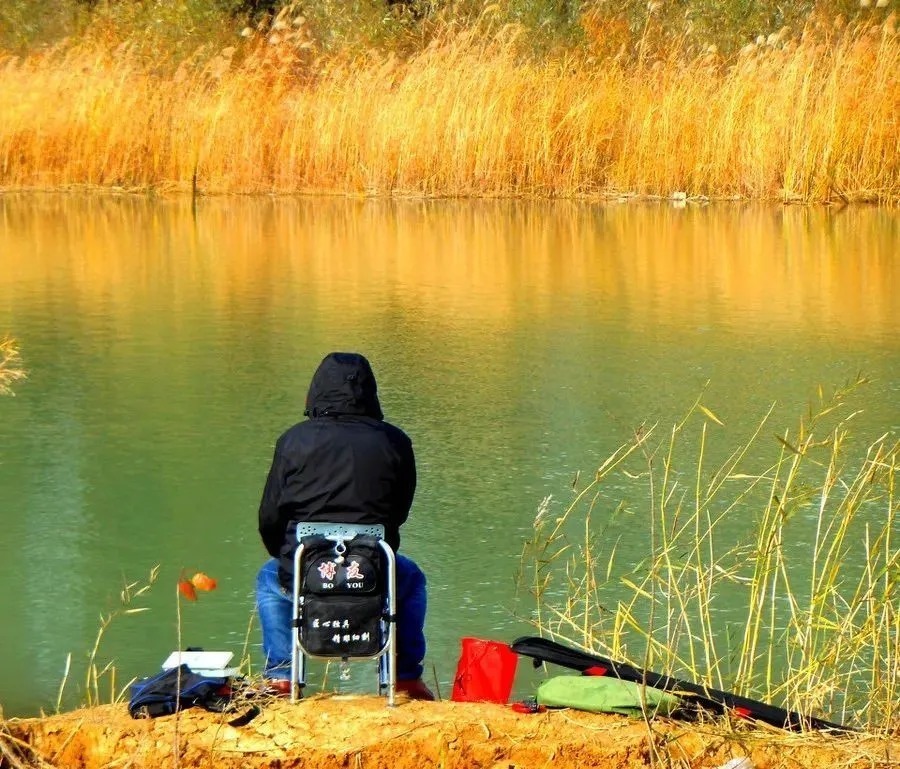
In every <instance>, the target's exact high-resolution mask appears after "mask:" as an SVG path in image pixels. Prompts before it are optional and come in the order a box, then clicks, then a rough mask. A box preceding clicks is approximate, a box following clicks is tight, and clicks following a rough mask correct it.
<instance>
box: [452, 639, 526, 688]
mask: <svg viewBox="0 0 900 769" xmlns="http://www.w3.org/2000/svg"><path fill="white" fill-rule="evenodd" d="M518 661H519V655H518V654H516V653H515V652H514V651H513V650H512V649H510V648H509V646H508V645H507V644H505V643H500V642H499V641H484V640H482V639H480V638H463V639H462V654H461V655H460V658H459V663H458V664H457V666H456V677H455V678H454V679H453V692H452V694H451V695H450V699H451V700H453V701H454V702H499V703H501V704H506V702H507V701H508V700H509V695H510V693H511V692H512V686H513V680H514V679H515V677H516V664H517V663H518Z"/></svg>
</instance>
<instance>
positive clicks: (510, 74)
mask: <svg viewBox="0 0 900 769" xmlns="http://www.w3.org/2000/svg"><path fill="white" fill-rule="evenodd" d="M613 5H615V8H612V7H611V6H613ZM788 5H790V6H791V9H790V10H788V11H785V10H784V9H783V8H782V7H781V6H780V5H778V4H776V3H774V2H768V1H766V2H761V3H755V4H753V5H752V7H751V8H749V9H748V8H746V7H745V6H746V4H745V3H738V2H725V3H711V2H706V0H691V1H690V2H687V3H665V2H652V3H649V4H645V3H643V2H641V3H638V2H625V3H621V4H611V3H605V2H601V1H599V0H598V1H597V2H590V3H539V2H534V0H531V2H527V1H526V0H508V2H506V3H498V4H492V5H480V4H474V3H467V2H460V3H454V4H443V3H424V2H416V1H415V0H414V1H413V2H412V3H408V4H394V5H388V6H386V5H384V4H383V3H382V2H380V0H379V1H378V2H376V0H371V2H363V3H358V4H353V6H352V7H348V6H347V5H346V4H342V3H334V2H329V1H326V2H323V3H315V4H304V3H297V2H294V3H289V4H287V5H285V6H283V7H281V10H280V11H278V10H276V13H274V14H269V13H266V12H265V7H264V4H261V3H259V2H257V3H244V4H242V5H239V4H238V3H236V2H230V0H219V2H216V1H215V0H182V1H181V2H175V3H157V2H150V0H145V1H144V2H133V3H124V2H113V0H107V1H106V2H96V3H92V4H91V3H88V4H85V3H77V2H75V0H57V2H55V3H49V4H47V3H42V4H40V5H39V4H38V3H36V2H34V0H13V2H12V3H11V4H6V5H5V6H4V10H3V11H0V41H2V43H0V44H2V45H3V47H4V48H5V50H6V53H0V70H2V71H3V77H2V78H0V114H2V115H3V120H2V121H0V188H6V189H10V188H17V189H23V188H24V189H34V188H40V189H58V188H67V187H70V186H73V185H77V186H87V187H104V188H109V187H114V188H119V189H127V190H138V191H185V192H192V193H193V194H203V193H209V194H215V193H234V192H250V193H286V194H291V193H305V192H328V193H350V194H366V195H425V196H484V197H494V196H536V197H542V196H554V197H584V196H587V197H593V196H609V195H615V196H629V195H635V194H636V195H658V196H665V197H675V198H677V199H684V198H691V197H696V198H701V197H707V198H720V197H726V198H752V199H778V200H785V201H831V202H853V201H872V202H881V203H896V202H897V201H898V200H900V151H898V150H900V144H898V142H900V139H898V136H900V124H898V120H900V118H898V110H897V104H898V103H900V84H898V80H897V78H896V76H895V75H896V71H897V69H898V64H900V39H898V37H897V32H896V27H897V18H896V14H895V13H894V12H893V11H892V10H891V8H890V3H889V2H884V0H877V2H876V1H875V0H872V2H864V3H863V4H862V7H860V4H857V3H853V4H850V3H845V2H838V1H836V2H821V3H817V4H815V3H796V4H788ZM0 50H2V49H0Z"/></svg>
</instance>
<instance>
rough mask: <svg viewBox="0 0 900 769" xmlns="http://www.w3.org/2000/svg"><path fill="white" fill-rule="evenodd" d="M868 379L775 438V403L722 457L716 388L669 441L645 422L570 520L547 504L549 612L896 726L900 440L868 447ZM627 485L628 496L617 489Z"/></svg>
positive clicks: (527, 566)
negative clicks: (864, 438)
mask: <svg viewBox="0 0 900 769" xmlns="http://www.w3.org/2000/svg"><path fill="white" fill-rule="evenodd" d="M863 384H864V382H863V380H859V381H856V382H853V383H851V384H850V385H848V386H847V387H846V388H842V389H840V390H838V391H837V392H835V393H834V394H833V395H832V396H830V397H825V396H824V395H823V394H822V393H821V391H820V393H819V396H818V400H817V402H816V403H815V405H814V406H813V407H811V409H810V413H809V414H808V415H807V416H806V417H805V418H804V419H803V420H801V421H800V423H799V425H798V426H797V427H796V428H795V429H794V430H790V431H788V430H786V431H784V432H782V433H780V434H778V435H776V436H774V437H772V438H771V439H767V438H766V436H767V435H768V422H769V419H770V417H771V413H772V412H771V411H770V412H769V413H767V414H766V415H765V417H764V418H763V419H762V420H761V422H760V423H759V425H758V426H757V428H756V429H755V430H754V431H753V433H752V434H751V435H750V436H749V437H748V438H746V439H745V440H743V441H742V442H741V443H740V444H739V445H738V446H737V448H735V449H734V450H732V451H731V452H730V453H729V454H728V456H727V458H726V459H725V460H724V461H722V462H720V463H719V464H717V465H715V466H710V465H709V463H710V459H709V456H710V451H709V443H710V441H711V440H712V438H711V431H712V430H713V429H715V430H724V425H722V423H721V420H719V419H718V417H717V416H716V415H715V414H714V413H713V412H712V411H710V410H709V409H708V408H706V407H705V406H704V405H703V404H702V403H701V402H700V400H698V401H697V402H696V403H695V404H693V406H692V407H691V408H690V409H689V411H688V414H687V416H686V417H685V419H683V420H681V421H680V422H679V423H678V424H676V425H675V426H674V427H673V428H672V430H671V431H669V433H668V434H667V435H666V436H665V437H664V438H662V439H660V440H659V441H658V442H656V433H657V431H658V428H657V427H654V428H652V429H647V430H641V431H639V432H638V433H637V434H636V435H635V437H634V438H633V439H632V440H631V441H629V442H628V443H627V444H624V445H623V446H621V447H620V448H619V449H618V450H617V451H616V452H614V454H613V455H612V456H611V457H610V459H609V460H607V462H605V463H604V464H603V465H602V466H601V468H600V469H599V470H598V472H597V473H596V474H595V477H594V479H593V480H592V481H591V482H590V483H589V484H588V485H587V486H585V487H584V488H583V489H581V490H580V491H579V492H578V494H577V495H576V497H575V498H574V500H573V501H572V502H571V503H570V504H569V505H568V506H567V507H566V509H565V510H564V511H563V512H562V514H561V515H559V516H557V517H555V518H553V517H552V516H551V515H550V514H549V513H548V511H547V505H546V504H544V506H543V508H542V513H541V514H540V515H539V517H538V519H537V520H536V521H535V534H534V537H533V538H532V539H531V540H530V541H529V542H528V543H527V545H526V547H525V550H524V552H523V560H522V563H523V569H522V572H521V575H520V578H521V580H522V583H523V584H527V585H528V587H529V590H530V591H531V592H532V593H533V595H534V596H535V597H536V599H537V610H536V613H535V615H534V622H535V624H536V625H537V626H538V627H539V629H540V630H541V631H542V632H543V633H546V634H549V635H551V636H556V637H559V638H562V639H565V640H567V641H569V642H571V643H575V644H577V645H579V646H582V647H584V648H587V649H593V650H595V651H597V652H599V653H602V654H606V655H607V656H611V657H613V658H617V659H622V660H625V661H628V662H631V663H632V664H637V665H638V666H641V667H646V668H649V669H652V670H657V671H659V672H664V673H668V674H670V675H674V676H678V677H682V678H689V679H692V680H696V681H698V682H701V683H704V684H706V685H710V686H713V687H715V688H718V689H730V690H733V691H735V692H737V693H738V694H742V695H746V696H754V697H759V698H762V699H765V700H768V701H771V702H774V703H777V704H783V705H784V706H785V707H787V708H788V709H790V710H797V711H800V712H806V713H809V714H813V715H824V716H825V717H826V718H829V719H832V720H840V721H843V722H845V723H848V724H852V725H857V726H861V727H864V728H866V729H870V730H875V731H877V730H887V729H889V728H891V725H892V724H895V723H896V721H897V718H898V715H900V712H898V701H900V699H898V694H900V658H898V653H897V651H898V642H897V638H898V637H900V633H898V631H900V617H898V615H900V612H898V611H897V606H898V598H900V596H898V590H900V549H898V547H897V542H896V532H897V530H898V526H900V499H898V496H897V494H896V481H897V478H898V475H900V442H898V441H897V439H896V437H895V436H894V437H892V436H891V435H889V434H885V435H882V436H880V437H878V438H877V439H875V440H874V441H872V442H871V443H870V444H869V445H867V446H863V447H859V446H858V445H855V443H854V436H853V434H852V433H851V426H852V424H853V419H854V417H855V416H856V414H857V413H858V412H854V411H852V410H851V406H850V404H851V401H852V399H853V397H854V394H855V392H856V390H857V389H858V388H859V387H861V386H862V385H863ZM772 446H774V447H775V456H774V459H772V460H765V459H761V458H760V456H764V455H765V453H766V450H769V451H771V447H772ZM758 462H762V463H763V468H762V469H758V468H756V469H753V468H751V467H750V465H753V464H754V463H758ZM612 482H615V484H616V485H617V486H620V485H622V484H624V485H625V486H626V487H627V489H628V492H627V496H628V498H627V499H625V500H622V501H618V502H617V501H616V500H615V498H611V492H610V491H609V490H608V487H609V486H610V485H611V483H612ZM605 510H609V511H611V512H609V513H606V512H604V511H605ZM598 523H599V525H598ZM623 552H627V553H629V554H631V555H630V560H628V559H626V558H625V557H624V556H623V555H622V553H623ZM635 554H637V555H635ZM726 620H727V621H726ZM735 626H737V627H740V628H742V631H741V632H740V634H739V635H738V636H737V637H736V636H735V634H733V633H732V632H731V631H730V628H733V627H735Z"/></svg>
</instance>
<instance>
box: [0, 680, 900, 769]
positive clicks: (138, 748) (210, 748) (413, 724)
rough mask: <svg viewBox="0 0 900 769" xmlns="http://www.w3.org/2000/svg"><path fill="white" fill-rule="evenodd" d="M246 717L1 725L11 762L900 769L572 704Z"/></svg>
mask: <svg viewBox="0 0 900 769" xmlns="http://www.w3.org/2000/svg"><path fill="white" fill-rule="evenodd" d="M259 707H260V712H259V714H258V715H256V716H255V717H254V718H253V719H252V720H250V721H249V723H246V724H245V725H242V726H232V725H229V723H228V722H229V721H230V720H233V719H234V718H235V717H236V716H238V715H240V714H241V713H242V712H246V711H247V707H243V706H242V707H240V708H238V711H237V712H235V713H228V714H214V713H208V712H206V711H203V710H200V709H196V708H194V709H190V710H186V711H183V712H182V713H180V714H179V715H178V716H177V717H176V716H167V717H162V718H156V719H150V720H133V719H132V718H131V717H130V716H129V715H128V711H127V708H126V706H125V705H124V704H122V705H107V706H103V707H97V708H91V709H83V710H76V711H73V712H70V713H63V714H60V715H55V716H49V717H46V718H34V719H9V720H7V721H5V722H2V723H0V767H2V769H23V767H47V766H52V767H57V768H58V769H62V768H63V767H79V768H81V767H84V769H95V768H99V767H121V769H168V768H169V767H189V768H190V769H194V768H198V767H211V768H212V767H214V768H215V769H219V768H222V769H231V768H232V767H235V768H237V767H241V768H242V769H243V768H244V767H249V768H251V769H252V768H257V767H273V768H277V769H289V768H294V767H297V768H299V767H317V768H318V767H322V768H323V769H325V768H326V767H327V768H328V769H331V768H337V767H341V768H347V769H363V768H365V769H376V768H379V769H380V768H381V767H390V768H391V769H432V768H435V769H437V768H440V769H467V768H468V767H473V768H474V767H477V768H481V767H485V768H486V769H526V768H527V769H530V768H531V767H535V768H537V767H551V766H552V767H554V769H575V768H576V767H578V768H580V767H604V768H605V769H638V767H651V766H653V767H677V768H679V769H715V768H716V767H721V766H723V765H724V764H726V762H728V761H729V759H734V758H740V757H747V758H749V760H750V762H751V765H752V766H753V767H754V768H755V769H797V768H799V767H804V768H805V767H815V768H816V769H827V768H828V767H841V769H844V767H854V768H855V767H860V769H861V768H862V767H867V768H868V769H881V768H882V767H884V768H885V769H887V767H894V768H896V767H900V739H898V738H896V737H895V738H892V739H887V738H877V737H863V736H857V735H853V736H841V737H839V736H830V735H824V734H810V735H794V734H789V733H786V732H782V731H780V730H777V729H769V728H766V729H760V728H753V727H751V726H750V725H749V724H747V723H738V724H728V723H724V722H716V723H709V724H692V723H686V722H682V721H670V720H666V719H655V720H654V721H653V722H652V723H651V725H648V724H647V723H645V722H644V721H642V720H640V719H637V720H635V719H630V718H628V717H625V716H615V715H597V714H591V713H584V712H577V711H572V710H552V711H547V712H544V713H537V714H521V713H517V712H515V711H513V710H512V709H511V708H510V707H508V706H503V705H493V704H472V703H455V702H413V701H409V700H406V699H403V698H398V704H397V706H396V707H394V708H388V707H387V706H386V703H385V700H384V699H379V698H376V697H374V696H359V695H356V696H346V695H345V696H336V695H332V696H314V697H311V698H309V699H305V700H302V701H300V702H298V703H297V704H294V705H292V704H291V703H290V702H289V701H287V700H283V699H282V700H274V699H270V700H267V701H265V702H262V703H259Z"/></svg>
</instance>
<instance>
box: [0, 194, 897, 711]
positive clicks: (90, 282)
mask: <svg viewBox="0 0 900 769" xmlns="http://www.w3.org/2000/svg"><path fill="white" fill-rule="evenodd" d="M898 223H900V218H898V215H897V214H896V213H892V212H890V211H883V210H878V209H864V208H859V209H845V210H828V209H803V208H778V207H756V206H737V205H736V206H717V207H704V208H695V207H690V206H688V207H686V208H676V207H672V206H669V205H664V204H659V205H638V204H622V205H607V206H589V205H575V204H540V205H538V204H534V205H525V204H518V203H473V202H412V201H397V202H373V201H362V200H360V201H347V200H334V199H316V200H303V201H296V200H291V201H281V200H267V199H223V200H201V201H199V205H198V208H197V210H196V212H192V210H191V206H190V203H189V201H184V200H163V201H150V200H145V199H129V198H115V197H96V198H80V197H71V196H11V195H7V196H0V334H3V333H9V334H10V335H12V336H14V337H15V338H16V339H17V340H18V341H19V343H20V347H21V350H22V354H23V357H24V361H25V364H26V365H27V368H28V370H29V379H28V380H27V382H25V383H23V384H21V385H20V386H19V387H18V388H17V395H16V397H14V398H0V520H2V524H3V529H2V531H3V537H2V559H0V595H2V596H3V597H2V615H0V649H2V655H0V703H2V705H3V707H4V709H5V712H6V713H7V715H9V714H19V713H29V712H34V711H36V710H37V709H38V708H39V707H45V708H46V707H51V708H52V707H53V706H54V703H55V700H56V696H57V689H58V686H59V683H60V680H61V679H62V676H63V671H64V669H65V664H66V656H67V654H68V653H70V652H71V653H72V672H71V674H70V677H69V681H68V684H67V688H66V691H65V693H64V702H66V703H69V704H71V703H74V702H77V701H79V699H80V697H81V696H82V691H81V690H82V689H83V687H84V684H83V681H84V668H85V662H86V659H87V655H88V653H89V651H90V649H91V647H92V645H93V642H94V638H95V635H96V633H97V630H98V626H99V615H100V614H101V613H104V612H107V611H110V610H115V609H116V608H117V607H119V605H120V604H119V592H120V590H121V588H122V585H123V582H124V581H132V580H140V579H142V578H144V576H145V575H146V574H147V573H148V572H149V570H150V569H151V568H152V567H153V566H154V565H155V564H159V565H160V566H161V570H160V578H159V581H158V583H157V584H156V585H155V586H154V587H153V588H152V590H151V591H150V592H149V593H148V594H147V595H146V596H145V597H144V598H142V599H141V600H140V601H139V602H138V603H136V604H135V605H136V606H148V607H149V608H150V611H148V612H145V613H141V614H135V615H133V616H124V617H118V618H116V619H115V620H114V621H113V622H112V624H111V625H110V627H109V629H108V631H107V632H106V633H105V635H104V638H103V640H102V644H101V646H100V649H99V652H98V654H97V660H98V662H99V663H100V664H101V666H102V665H105V664H106V663H107V662H108V661H114V663H115V666H116V685H117V686H121V685H122V684H124V683H125V682H126V681H127V680H128V679H129V678H130V677H131V676H134V675H143V674H148V673H150V672H153V671H154V670H155V669H156V668H157V667H158V665H159V663H160V662H161V661H162V659H163V658H165V656H167V655H168V653H169V652H170V651H171V650H172V649H174V648H176V644H177V628H176V613H175V603H176V598H175V583H176V580H177V578H178V575H179V572H180V571H181V570H182V569H186V570H188V571H191V572H192V571H193V570H194V569H202V570H204V571H206V572H208V573H209V574H211V575H213V576H214V577H216V578H217V579H218V580H219V589H218V590H217V591H216V592H215V593H211V594H208V595H203V596H202V597H201V600H200V601H199V602H198V603H197V604H190V605H185V606H183V612H182V615H183V616H182V642H183V643H184V644H185V645H199V646H204V647H206V648H210V649H219V648H221V649H228V650H232V651H234V652H235V653H236V654H237V655H240V654H241V650H242V649H243V647H244V644H245V638H246V637H247V636H248V623H249V621H250V618H251V615H252V605H253V592H252V591H253V580H254V576H255V571H256V569H257V568H258V566H259V565H260V563H261V560H262V558H263V555H264V552H263V548H262V545H261V544H260V542H259V538H258V535H257V532H256V505H257V503H258V499H259V494H260V491H261V489H262V484H263V481H264V478H265V473H266V471H267V469H268V462H269V460H270V456H271V450H272V446H273V443H274V440H275V438H276V436H277V435H278V434H279V433H280V432H281V431H282V430H283V429H284V428H286V427H287V426H289V425H290V424H292V423H293V422H294V421H297V420H298V419H300V418H301V417H300V415H301V411H302V408H303V399H304V396H305V392H306V387H307V384H308V381H309V377H310V375H311V374H312V371H313V370H314V368H315V366H316V364H317V363H318V361H319V360H320V359H321V357H322V356H323V355H324V354H325V353H327V352H329V351H332V350H359V351H362V352H364V353H365V354H366V355H367V356H368V357H369V359H370V360H371V361H372V364H373V367H374V368H375V372H376V375H377V376H378V379H379V383H380V391H381V396H382V405H383V407H384V411H385V414H386V416H387V418H388V419H389V420H391V421H393V422H395V423H396V424H398V425H400V426H402V427H403V428H404V429H406V431H407V432H408V433H409V434H410V436H411V437H412V439H413V442H414V446H415V449H416V452H417V458H418V465H419V489H418V492H417V495H416V502H415V505H414V508H413V513H412V515H411V518H410V521H409V523H408V524H407V525H406V527H405V528H404V535H403V543H404V550H405V551H406V552H407V554H409V555H410V556H412V557H414V558H415V559H416V560H418V561H419V562H420V563H421V564H422V566H423V567H424V568H425V570H426V572H427V574H428V578H429V584H430V592H429V600H430V606H429V621H428V627H427V636H428V641H429V655H428V660H427V664H428V674H427V678H428V679H429V681H433V679H434V677H435V675H436V678H437V680H438V682H439V683H440V685H441V688H442V689H443V692H444V694H445V696H446V695H447V693H448V691H449V686H450V682H451V681H452V677H453V672H454V669H455V665H456V660H457V656H458V650H459V639H460V637H462V636H466V635H476V636H483V637H491V638H498V639H502V640H511V639H512V638H514V637H515V636H517V635H519V634H522V633H526V632H529V627H528V624H527V622H526V618H527V616H528V615H529V612H530V610H531V608H532V607H531V603H530V602H529V601H528V600H527V598H526V599H522V600H518V601H517V599H516V589H515V575H516V571H517V566H518V564H519V554H520V552H521V549H522V543H523V540H524V539H525V538H526V537H527V536H528V533H529V532H530V531H531V526H532V521H533V519H534V516H535V513H536V510H537V506H538V504H539V503H540V501H541V500H542V499H543V498H544V497H546V496H547V495H553V498H554V502H553V503H552V505H553V507H552V509H556V510H558V509H561V508H560V506H561V505H563V504H564V503H565V502H566V501H567V500H568V499H570V497H571V491H570V485H571V482H572V479H573V477H574V476H575V474H576V473H577V472H580V473H582V474H586V475H590V474H591V473H592V472H593V470H594V469H596V467H597V466H598V465H599V463H600V462H601V461H602V460H603V459H604V458H605V457H606V456H607V455H608V454H609V453H610V452H611V451H612V450H613V449H614V448H615V447H616V446H618V445H619V444H620V443H622V442H623V441H624V440H626V439H627V438H628V436H629V435H630V433H631V430H632V428H634V427H635V426H636V425H638V424H639V423H641V422H643V421H644V420H650V421H654V420H662V421H663V422H664V423H670V422H672V421H674V420H675V419H676V418H677V417H678V416H679V415H680V414H681V413H682V412H683V411H684V410H685V409H686V408H687V406H688V405H689V404H690V403H691V402H692V401H693V399H694V398H695V397H696V396H697V395H698V394H699V393H700V391H701V389H702V388H703V386H704V384H705V383H707V382H708V383H709V384H708V388H707V392H706V395H705V396H704V403H706V404H707V405H709V406H710V407H711V408H713V409H714V410H715V412H716V414H717V415H718V416H719V417H720V418H721V419H722V420H723V421H724V422H725V424H726V429H727V430H728V431H729V432H728V433H727V434H728V435H732V434H733V436H734V441H735V442H737V441H738V440H740V439H741V438H743V437H744V436H745V435H746V434H747V433H748V432H749V430H750V429H751V427H752V426H753V425H755V424H756V422H757V421H758V419H759V418H760V417H761V416H762V414H763V413H764V412H765V410H766V409H767V408H768V406H769V405H770V404H771V403H772V402H775V401H777V403H778V405H777V407H776V413H775V417H774V423H773V424H774V425H782V424H783V425H785V426H786V425H790V424H794V423H795V421H796V417H797V416H798V415H799V414H800V413H801V412H802V410H803V407H804V405H805V404H806V403H807V401H808V400H809V398H810V397H811V396H812V394H813V393H814V391H815V387H816V386H817V385H818V384H820V383H821V384H823V385H825V386H826V387H829V386H834V385H839V384H841V383H843V382H844V381H846V380H848V379H851V378H853V377H854V376H855V375H856V374H857V372H863V373H864V374H866V375H868V376H869V377H871V378H872V380H873V381H872V384H871V385H870V386H869V387H868V388H867V390H866V393H865V397H864V399H863V402H862V406H864V408H865V411H864V413H863V414H862V415H861V417H860V419H859V421H858V424H857V426H856V428H855V430H856V432H857V434H858V435H859V437H861V438H864V437H865V436H867V435H871V436H875V435H877V434H880V433H882V432H884V431H886V430H893V431H898V430H900V407H898V403H900V397H898V396H900V341H898V340H900V337H898V334H897V328H898V326H900V299H898V297H900V248H898ZM774 431H775V429H774V428H773V430H772V432H774ZM723 450H724V449H723ZM615 491H616V487H615V485H614V484H613V485H612V486H611V487H610V490H609V491H608V492H607V493H608V494H610V498H609V499H608V500H604V504H607V505H608V506H609V507H610V508H611V507H613V506H614V505H615V503H616V501H617V500H616V499H613V498H612V497H613V496H615ZM743 525H744V524H743V521H735V523H734V526H735V527H736V528H737V529H739V528H740V527H741V526H743ZM630 533H631V535H632V536H630V537H629V538H627V539H626V541H623V543H622V544H621V546H620V557H621V558H624V559H626V560H628V559H631V560H633V561H635V562H636V561H638V560H640V558H642V557H643V556H644V555H645V553H646V537H645V532H642V531H641V530H640V527H639V526H638V527H635V529H634V530H633V531H631V532H630ZM249 641H250V644H251V648H250V652H251V654H252V655H253V656H254V659H255V661H258V648H256V645H257V644H258V642H259V638H258V630H257V628H256V627H255V626H254V627H251V628H250V630H249ZM432 667H433V671H434V672H432ZM365 678H367V676H363V675H360V676H359V677H358V680H359V681H360V684H359V685H360V686H364V685H367V684H368V681H366V680H364V679H365ZM373 678H374V676H373ZM104 681H105V682H106V681H107V677H105V678H104ZM354 681H357V676H356V675H355V677H354ZM104 686H105V687H106V684H104ZM520 686H523V687H525V688H527V682H526V683H524V684H520ZM101 695H102V696H103V697H104V698H108V696H109V692H108V688H104V690H102V691H101Z"/></svg>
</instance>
